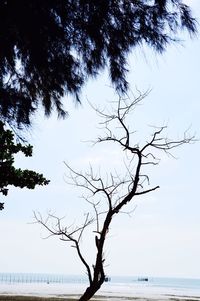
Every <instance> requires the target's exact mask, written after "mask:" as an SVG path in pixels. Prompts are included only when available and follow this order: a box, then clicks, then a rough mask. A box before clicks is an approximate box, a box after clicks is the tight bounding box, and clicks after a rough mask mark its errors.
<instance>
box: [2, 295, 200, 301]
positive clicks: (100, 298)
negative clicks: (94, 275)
mask: <svg viewBox="0 0 200 301" xmlns="http://www.w3.org/2000/svg"><path fill="white" fill-rule="evenodd" d="M79 297H80V295H77V294H75V295H73V294H69V295H68V294H67V295H65V294H64V295H59V296H48V297H47V296H33V295H31V296H30V295H14V294H1V293H0V301H62V300H65V301H75V300H79ZM91 300H94V301H120V300H123V301H199V300H200V297H196V296H177V295H163V296H150V297H148V296H144V297H137V296H135V297H134V296H129V297H128V296H127V297H126V296H107V295H96V296H94V297H93V298H92V299H91Z"/></svg>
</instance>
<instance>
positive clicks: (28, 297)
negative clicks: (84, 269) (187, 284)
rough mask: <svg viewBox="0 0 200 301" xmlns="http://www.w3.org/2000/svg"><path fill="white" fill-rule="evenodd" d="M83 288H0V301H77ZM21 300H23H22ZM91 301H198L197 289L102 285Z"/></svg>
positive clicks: (31, 285)
mask: <svg viewBox="0 0 200 301" xmlns="http://www.w3.org/2000/svg"><path fill="white" fill-rule="evenodd" d="M85 288H86V284H80V283H76V284H53V283H52V284H47V283H37V284H35V283H31V284H30V283H23V284H21V283H18V284H0V300H5V301H10V300H13V301H14V300H15V301H22V300H23V301H32V300H35V301H38V300H49V301H50V300H51V301H54V300H55V301H56V300H60V299H64V300H78V297H79V296H80V295H81V293H82V292H83V291H84V290H85ZM22 296H23V297H22ZM93 299H94V300H105V301H108V300H109V301H119V300H124V301H130V300H138V301H151V300H152V301H153V300H157V301H165V300H172V301H175V300H177V301H178V300H183V301H189V300H190V301H198V300H199V301H200V289H199V290H196V291H193V290H184V289H182V290H173V289H170V288H169V289H166V288H157V287H155V288H152V287H151V288H149V287H148V286H137V287H133V286H132V285H126V286H125V285H114V284H113V285H112V284H104V285H103V286H102V288H101V290H100V291H99V292H98V293H97V294H96V296H95V297H94V298H93Z"/></svg>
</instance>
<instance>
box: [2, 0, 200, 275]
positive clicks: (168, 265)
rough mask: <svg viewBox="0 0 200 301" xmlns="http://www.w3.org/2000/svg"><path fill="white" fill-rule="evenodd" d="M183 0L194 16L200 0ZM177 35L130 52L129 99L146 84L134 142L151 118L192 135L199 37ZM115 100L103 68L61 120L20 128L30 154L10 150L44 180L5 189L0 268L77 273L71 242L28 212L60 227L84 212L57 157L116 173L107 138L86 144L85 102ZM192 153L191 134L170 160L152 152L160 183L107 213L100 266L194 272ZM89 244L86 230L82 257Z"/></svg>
mask: <svg viewBox="0 0 200 301" xmlns="http://www.w3.org/2000/svg"><path fill="white" fill-rule="evenodd" d="M187 3H188V4H190V5H191V7H192V8H193V13H194V15H195V16H196V18H197V19H198V20H199V22H200V2H199V1H198V0H188V1H187ZM183 40H184V41H182V42H180V43H179V44H174V45H171V46H169V47H168V48H167V51H166V52H165V53H164V54H162V55H158V54H155V53H153V52H152V51H151V50H149V49H146V48H143V49H135V50H134V52H133V53H132V54H131V55H130V56H129V69H130V72H129V75H128V81H129V83H130V92H129V95H130V97H133V95H135V94H136V93H137V92H136V91H137V90H140V91H142V92H145V91H146V90H151V92H150V93H149V95H148V97H147V98H146V99H145V100H144V101H143V102H142V104H141V105H140V106H138V107H137V108H136V110H135V111H134V113H133V115H132V116H131V118H130V119H129V123H130V124H129V126H130V128H131V129H133V130H134V131H135V130H136V134H135V139H136V140H137V141H139V142H141V141H147V140H148V139H149V137H150V135H151V134H152V127H151V126H152V125H153V126H163V125H167V126H168V128H167V132H166V134H167V135H168V136H169V137H172V138H174V139H177V138H180V137H181V136H182V134H183V133H184V131H185V130H187V129H189V133H190V134H191V135H193V134H195V136H196V138H197V139H199V138H200V126H199V124H200V121H199V120H200V119H199V115H200V101H199V99H200V89H199V78H200V59H199V53H200V41H199V37H197V38H193V39H190V37H189V36H184V37H183ZM116 99H117V95H116V94H115V92H114V90H113V89H112V88H111V86H110V82H109V79H108V76H107V74H106V72H105V73H104V74H102V75H101V76H99V77H98V78H97V79H96V80H90V81H89V82H88V84H87V85H86V86H85V88H84V89H83V91H82V104H81V105H75V103H74V101H73V100H72V99H70V98H69V97H65V99H64V100H63V101H64V102H65V103H66V108H67V110H68V112H69V116H68V118H67V119H65V120H57V118H56V116H52V117H51V118H50V119H45V118H44V117H43V115H42V112H40V116H38V117H37V119H35V120H34V126H33V129H32V131H31V132H30V133H27V137H28V140H29V142H30V143H31V144H32V145H33V157H32V158H24V157H23V156H17V157H16V166H18V167H21V168H29V169H33V170H36V171H38V172H41V173H43V174H44V175H45V176H46V178H48V179H50V180H51V182H50V184H49V185H48V186H46V187H38V188H36V189H35V190H28V189H23V190H20V189H17V188H13V187H12V188H10V190H9V195H8V196H7V197H6V198H5V199H4V200H5V209H4V210H3V211H2V212H1V218H0V229H1V231H0V243H1V246H0V250H1V256H0V267H1V269H0V272H36V273H39V272H41V273H61V274H83V273H85V270H84V267H82V265H81V263H80V262H79V259H78V257H77V254H76V252H75V249H74V248H71V247H70V244H68V243H66V242H62V241H60V240H59V239H58V238H57V237H51V238H48V239H45V237H47V236H48V233H47V232H45V230H44V229H43V228H42V227H41V226H40V225H38V224H35V223H34V218H33V212H34V211H36V212H40V213H41V214H42V215H43V216H46V215H47V214H48V212H49V211H51V212H53V213H54V214H56V215H57V216H59V217H63V216H65V219H64V223H65V224H66V225H69V224H70V223H79V222H80V221H81V220H83V218H84V214H85V213H87V212H88V210H89V207H88V204H86V203H85V202H84V200H82V199H81V198H80V197H79V196H80V192H78V190H77V189H76V188H75V187H72V186H69V185H68V184H67V183H66V180H65V179H66V174H67V169H66V166H65V164H64V162H67V163H69V164H70V165H71V166H72V167H73V168H76V169H77V170H82V171H83V170H87V168H88V166H89V164H91V165H92V166H93V167H94V169H95V168H96V169H97V170H99V167H101V170H102V171H104V170H106V171H107V172H109V171H110V170H111V171H112V170H114V169H116V170H117V171H118V172H119V173H123V171H124V170H123V167H122V161H121V157H120V154H119V151H120V150H119V149H118V148H117V147H116V146H115V145H112V144H110V145H108V144H102V145H98V144H97V145H95V146H92V145H91V143H90V142H89V141H91V140H95V138H96V137H98V136H99V135H100V133H101V129H100V128H99V125H98V122H99V119H98V117H97V115H96V113H95V112H94V111H93V110H92V108H91V106H90V105H89V102H91V103H92V104H93V105H96V106H100V107H101V108H104V107H106V106H108V105H109V102H110V101H114V100H116ZM88 101H89V102H88ZM199 153H200V143H199V141H196V142H195V143H193V144H190V145H183V146H182V147H181V148H179V149H176V150H175V151H174V153H173V154H174V156H175V157H176V158H172V157H169V156H166V155H164V154H160V158H161V161H160V164H159V166H156V167H155V168H154V167H152V168H151V169H149V170H148V175H149V178H150V182H151V185H152V186H154V185H159V186H160V189H159V190H157V191H155V192H152V193H151V194H148V195H145V197H140V198H138V199H137V201H134V202H133V203H132V204H130V205H129V206H128V208H127V209H126V210H127V212H131V211H132V210H133V212H132V213H131V214H121V215H118V216H117V217H116V218H115V219H114V220H113V224H112V226H111V228H110V231H109V234H108V239H107V243H106V248H105V257H106V273H107V274H109V275H129V276H140V275H147V276H167V277H189V278H200V258H199V254H200V218H199V217H200V200H199V168H200V157H199ZM93 243H94V234H93V233H92V234H91V235H89V233H86V236H85V240H83V243H82V248H83V251H84V254H85V256H86V258H87V259H88V260H89V261H91V259H92V258H93V256H94V254H93V252H94V249H93V247H92V245H93Z"/></svg>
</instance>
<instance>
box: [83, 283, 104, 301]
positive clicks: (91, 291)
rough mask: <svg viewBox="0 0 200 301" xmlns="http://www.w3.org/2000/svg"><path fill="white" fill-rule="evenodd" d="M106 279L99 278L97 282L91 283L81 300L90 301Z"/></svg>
mask: <svg viewBox="0 0 200 301" xmlns="http://www.w3.org/2000/svg"><path fill="white" fill-rule="evenodd" d="M103 282H104V280H103V281H102V280H99V281H98V282H97V283H91V285H90V286H88V288H87V289H86V291H85V292H84V293H83V295H82V296H81V297H80V299H79V301H88V300H90V299H91V298H92V297H93V296H94V294H95V293H96V292H97V291H98V290H99V289H100V287H101V285H102V284H103Z"/></svg>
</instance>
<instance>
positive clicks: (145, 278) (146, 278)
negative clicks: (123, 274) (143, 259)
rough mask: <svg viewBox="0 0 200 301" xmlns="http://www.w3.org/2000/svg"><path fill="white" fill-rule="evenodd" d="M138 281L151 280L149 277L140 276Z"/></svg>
mask: <svg viewBox="0 0 200 301" xmlns="http://www.w3.org/2000/svg"><path fill="white" fill-rule="evenodd" d="M138 281H149V279H148V277H139V278H138Z"/></svg>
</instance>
